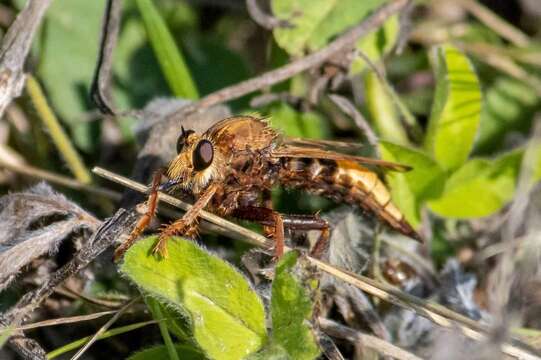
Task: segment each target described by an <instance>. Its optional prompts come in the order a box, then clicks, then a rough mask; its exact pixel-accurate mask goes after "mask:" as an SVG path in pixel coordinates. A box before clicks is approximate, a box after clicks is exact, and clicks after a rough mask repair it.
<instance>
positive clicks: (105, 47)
mask: <svg viewBox="0 0 541 360" xmlns="http://www.w3.org/2000/svg"><path fill="white" fill-rule="evenodd" d="M121 15H122V0H108V1H107V5H106V7H105V13H104V15H103V24H102V30H101V40H100V51H99V55H98V62H97V64H96V70H95V71H94V79H93V80H92V87H91V89H90V98H91V99H92V101H93V102H94V104H96V106H97V107H98V109H99V110H100V111H101V112H102V113H103V114H107V115H115V114H116V113H117V110H116V109H115V108H114V105H113V101H112V99H111V93H110V92H111V89H110V81H111V69H112V66H113V51H114V49H115V47H116V43H117V39H118V32H119V29H120V18H121Z"/></svg>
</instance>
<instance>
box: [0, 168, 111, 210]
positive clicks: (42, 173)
mask: <svg viewBox="0 0 541 360" xmlns="http://www.w3.org/2000/svg"><path fill="white" fill-rule="evenodd" d="M0 168H4V169H7V170H9V171H13V172H15V173H18V174H21V175H25V176H29V177H33V178H36V179H41V180H45V181H48V182H50V183H53V184H57V185H60V186H64V187H66V188H69V189H75V190H81V191H86V192H88V193H90V194H93V195H97V196H103V197H106V198H109V199H111V200H115V201H116V200H120V194H119V193H118V192H116V191H113V190H109V189H104V188H101V187H99V186H92V185H88V184H84V183H82V182H80V181H78V180H75V179H73V178H70V177H67V176H62V175H59V174H55V173H53V172H50V171H47V170H43V169H40V168H37V167H34V166H31V165H28V164H24V165H16V164H13V163H9V162H7V161H5V160H4V159H2V158H0Z"/></svg>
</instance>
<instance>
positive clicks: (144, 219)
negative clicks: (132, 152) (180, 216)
mask: <svg viewBox="0 0 541 360" xmlns="http://www.w3.org/2000/svg"><path fill="white" fill-rule="evenodd" d="M164 171H165V169H163V168H160V169H158V170H157V171H156V172H155V173H154V176H153V178H152V186H151V188H150V193H149V196H148V200H147V202H146V204H147V210H146V212H145V214H144V215H143V216H141V218H139V220H138V221H137V224H136V225H135V228H134V229H133V230H132V232H131V234H130V236H129V237H128V239H127V240H126V241H125V242H124V243H123V244H122V245H120V246H119V247H118V248H117V249H116V250H115V254H114V257H113V259H114V261H118V260H119V259H120V258H121V257H122V256H123V255H124V253H125V252H126V251H127V250H128V249H129V248H130V247H131V246H132V245H133V243H134V242H135V240H137V238H138V237H139V236H140V235H141V234H142V233H143V231H145V229H146V228H147V226H148V225H149V224H150V222H151V221H152V218H153V217H154V215H155V214H156V208H157V207H158V187H159V186H160V182H161V180H162V176H163V173H164Z"/></svg>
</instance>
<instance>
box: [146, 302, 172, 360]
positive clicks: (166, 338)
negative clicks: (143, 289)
mask: <svg viewBox="0 0 541 360" xmlns="http://www.w3.org/2000/svg"><path fill="white" fill-rule="evenodd" d="M146 303H147V305H148V307H149V309H150V311H151V312H152V316H153V317H154V318H155V319H163V318H164V316H163V314H162V310H161V309H160V303H159V302H158V301H156V300H154V299H153V298H151V297H147V298H146ZM158 327H159V328H160V333H161V334H162V338H163V342H164V343H165V347H166V348H167V353H168V354H169V359H170V360H180V358H179V356H178V354H177V349H175V344H173V340H172V339H171V334H169V329H167V324H166V323H165V322H160V323H158Z"/></svg>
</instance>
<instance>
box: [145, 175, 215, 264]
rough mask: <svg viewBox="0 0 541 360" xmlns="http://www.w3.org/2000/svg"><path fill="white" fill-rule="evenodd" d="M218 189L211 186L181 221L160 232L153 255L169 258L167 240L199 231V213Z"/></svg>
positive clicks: (213, 185)
mask: <svg viewBox="0 0 541 360" xmlns="http://www.w3.org/2000/svg"><path fill="white" fill-rule="evenodd" d="M217 189H218V185H217V184H211V185H210V186H209V187H207V188H206V189H205V190H204V191H203V193H202V194H201V196H200V197H199V198H198V199H197V201H196V202H195V203H194V204H193V205H192V207H191V208H190V209H189V210H188V211H187V212H186V213H185V214H184V215H183V216H182V217H181V218H180V219H178V220H176V221H175V222H173V223H171V224H169V225H167V226H165V227H164V228H163V229H162V230H161V232H160V235H159V237H158V242H157V243H156V245H155V246H154V249H153V250H152V253H153V254H159V255H161V256H162V257H167V240H168V239H169V238H170V237H171V236H174V235H188V234H190V235H191V234H194V233H195V232H196V231H197V219H198V217H199V213H200V212H201V210H203V209H204V208H205V206H207V204H208V203H209V201H210V200H211V199H212V197H213V196H214V193H215V192H216V190H217Z"/></svg>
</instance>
